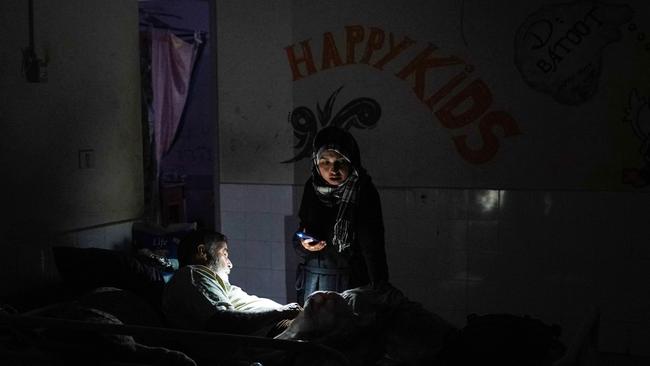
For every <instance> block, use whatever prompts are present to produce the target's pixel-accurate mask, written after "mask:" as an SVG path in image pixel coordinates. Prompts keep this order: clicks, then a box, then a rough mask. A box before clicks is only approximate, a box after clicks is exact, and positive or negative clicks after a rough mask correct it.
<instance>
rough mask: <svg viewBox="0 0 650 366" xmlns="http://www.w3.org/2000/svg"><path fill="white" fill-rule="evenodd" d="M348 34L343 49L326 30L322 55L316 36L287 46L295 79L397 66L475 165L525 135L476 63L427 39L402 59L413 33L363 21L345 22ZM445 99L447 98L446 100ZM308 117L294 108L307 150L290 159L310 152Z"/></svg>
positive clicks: (294, 119)
mask: <svg viewBox="0 0 650 366" xmlns="http://www.w3.org/2000/svg"><path fill="white" fill-rule="evenodd" d="M344 34H345V47H344V48H341V49H340V50H339V48H338V47H337V45H336V42H335V40H334V36H333V34H332V33H331V32H325V33H323V35H322V43H321V45H322V47H321V55H319V56H320V59H318V58H317V57H315V56H314V53H313V49H315V48H312V43H311V42H312V41H311V39H307V40H303V41H300V42H298V43H296V44H292V45H290V46H287V47H285V52H286V56H287V59H288V62H289V67H290V69H291V72H292V77H293V81H294V82H295V81H298V80H301V79H304V78H306V77H309V76H312V75H314V74H316V73H318V72H319V71H322V70H328V69H333V68H337V67H342V66H346V65H352V64H365V65H368V66H370V67H373V68H375V69H377V70H380V71H390V72H392V71H393V70H392V69H395V70H397V72H395V73H394V76H396V77H398V78H399V79H402V80H404V81H405V82H409V83H411V85H412V91H413V92H414V93H415V95H416V96H417V98H418V99H419V100H420V101H421V102H422V104H423V105H424V107H426V108H427V109H429V110H430V111H431V112H432V113H433V116H435V118H436V119H437V121H438V122H439V123H440V124H441V125H442V126H443V127H445V128H446V129H447V130H448V131H449V132H450V134H451V139H452V141H453V143H454V146H455V148H456V151H457V153H458V154H459V155H460V156H461V157H462V158H463V159H464V160H465V161H467V162H469V163H472V164H483V163H486V162H488V161H490V160H491V159H493V158H494V157H495V156H496V154H497V152H498V150H499V146H500V144H501V141H500V137H499V135H500V136H501V137H503V138H510V137H514V136H517V135H519V134H521V131H520V129H519V124H518V123H517V121H516V120H515V119H514V118H513V117H512V116H511V115H510V114H509V113H508V112H506V111H503V110H500V109H498V106H494V105H493V97H492V91H491V90H490V87H489V86H488V85H487V84H486V83H485V82H484V81H483V79H481V78H480V77H472V74H473V72H474V71H475V68H474V66H473V65H472V64H470V63H467V62H466V61H465V60H463V59H461V58H460V57H457V56H454V55H444V54H442V51H441V50H439V48H438V47H437V46H435V45H433V44H431V43H426V46H425V47H424V48H423V49H421V50H420V51H419V52H418V53H417V54H416V55H415V56H414V57H413V58H411V59H410V61H408V62H406V63H405V64H400V63H399V62H400V61H399V60H400V58H399V57H398V56H403V55H405V51H406V50H412V49H413V48H414V46H415V45H416V41H415V40H413V39H411V38H410V37H408V36H404V37H402V38H401V39H399V40H398V39H396V37H395V36H394V34H393V33H391V32H386V31H384V30H383V29H381V28H378V27H364V26H361V25H349V26H345V29H344ZM357 46H360V47H361V49H363V52H362V53H361V54H357V53H356V50H357ZM443 69H444V70H445V71H447V70H455V71H454V74H455V75H454V76H452V77H451V78H450V79H448V80H447V81H446V82H444V83H443V84H442V85H438V86H437V90H436V91H435V92H433V93H431V94H427V93H426V89H427V87H430V85H429V84H430V83H429V82H430V81H431V80H432V79H435V76H439V75H432V74H434V73H435V72H436V71H438V70H443ZM428 81H429V82H428ZM445 98H448V99H447V100H446V101H445V102H444V103H443V100H445ZM308 121H315V118H314V117H313V113H311V111H310V110H309V109H307V108H304V107H299V108H296V109H295V110H294V111H293V113H292V118H291V123H292V125H293V127H294V130H295V132H294V133H295V135H296V137H298V139H299V141H298V145H297V146H301V147H303V150H302V151H301V152H300V153H299V154H298V155H297V156H296V157H294V158H293V159H290V160H287V161H286V162H292V161H297V160H300V159H302V158H304V157H305V154H306V152H305V150H304V146H309V144H308V142H309V136H311V135H312V134H313V133H315V130H314V127H313V125H314V124H311V123H308ZM468 126H469V127H470V128H469V129H468ZM468 130H469V132H468ZM470 134H475V135H476V137H477V138H478V139H479V140H480V143H479V145H480V146H478V147H477V146H475V145H474V144H470V143H469V140H470V138H474V137H473V136H470ZM305 144H307V145H305Z"/></svg>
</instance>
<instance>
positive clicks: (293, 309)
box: [278, 302, 302, 319]
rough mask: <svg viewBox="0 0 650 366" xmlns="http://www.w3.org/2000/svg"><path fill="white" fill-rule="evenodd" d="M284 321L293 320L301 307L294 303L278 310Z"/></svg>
mask: <svg viewBox="0 0 650 366" xmlns="http://www.w3.org/2000/svg"><path fill="white" fill-rule="evenodd" d="M278 311H279V312H280V313H281V314H282V317H283V318H284V319H293V318H295V317H296V316H297V315H298V314H300V312H301V311H302V306H300V305H298V304H297V303H295V302H292V303H290V304H286V305H284V306H282V307H281V308H279V309H278Z"/></svg>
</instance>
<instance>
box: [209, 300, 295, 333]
mask: <svg viewBox="0 0 650 366" xmlns="http://www.w3.org/2000/svg"><path fill="white" fill-rule="evenodd" d="M299 312H300V306H299V305H298V304H296V303H291V304H288V305H284V306H282V307H281V308H279V309H274V310H261V311H241V310H233V309H227V310H219V311H218V312H216V313H215V314H214V315H212V317H210V319H209V320H208V324H207V327H206V328H207V329H208V330H211V331H215V332H225V333H235V334H250V333H254V332H256V331H258V330H260V329H261V328H264V327H267V326H270V325H272V324H274V323H276V322H278V321H280V320H283V319H293V318H295V317H296V315H298V313H299Z"/></svg>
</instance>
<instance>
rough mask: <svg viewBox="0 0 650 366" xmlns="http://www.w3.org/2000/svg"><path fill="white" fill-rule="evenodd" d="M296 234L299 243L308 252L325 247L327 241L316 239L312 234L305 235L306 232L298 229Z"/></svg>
mask: <svg viewBox="0 0 650 366" xmlns="http://www.w3.org/2000/svg"><path fill="white" fill-rule="evenodd" d="M296 236H297V237H298V239H299V240H300V244H301V245H302V247H303V248H305V249H307V250H308V251H310V252H317V251H319V250H322V249H323V248H325V246H326V245H327V243H326V242H325V241H323V240H318V239H316V238H314V237H312V236H309V235H307V234H306V233H304V232H302V231H299V232H297V233H296Z"/></svg>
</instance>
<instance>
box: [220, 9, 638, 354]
mask: <svg viewBox="0 0 650 366" xmlns="http://www.w3.org/2000/svg"><path fill="white" fill-rule="evenodd" d="M608 4H610V5H605V4H602V3H598V4H596V3H594V2H578V3H571V4H569V5H567V6H558V5H553V4H551V3H546V2H542V1H538V2H530V1H529V2H522V3H517V4H513V3H512V2H506V1H496V2H490V3H489V4H488V3H487V2H484V3H482V2H458V1H435V2H431V1H407V2H400V3H399V4H398V3H396V2H388V1H386V2H377V1H363V0H362V1H355V2H344V1H329V2H304V1H293V2H290V3H280V4H276V5H269V4H268V3H267V2H262V1H245V2H243V3H242V2H220V5H219V7H218V9H217V16H218V27H219V34H218V37H219V45H220V48H219V49H220V56H219V63H218V65H219V66H218V67H219V74H218V78H219V88H220V93H219V102H220V107H221V109H220V113H219V129H220V132H221V136H220V140H219V143H220V151H219V154H220V159H221V169H220V171H219V173H220V177H221V182H222V187H221V200H222V203H221V206H220V207H221V209H220V214H221V217H222V231H223V232H224V233H226V234H227V235H228V236H229V237H231V239H232V240H231V241H232V243H231V246H230V248H231V255H232V257H233V261H234V263H235V270H234V271H233V274H232V279H233V282H234V281H238V282H241V283H243V284H245V286H248V287H250V288H252V289H254V290H256V291H257V292H260V293H263V294H264V295H265V296H270V297H273V298H276V299H280V300H283V299H286V300H287V301H290V300H291V299H293V298H294V296H295V294H294V290H293V281H294V279H295V272H294V269H295V261H296V259H295V255H293V252H292V249H291V247H290V244H289V242H288V238H289V237H290V236H291V235H292V233H293V231H294V230H295V229H296V225H297V218H296V213H297V210H298V203H299V202H300V196H301V194H302V185H303V183H304V181H305V179H306V178H307V174H308V171H309V170H308V162H307V159H304V158H302V156H301V153H302V152H303V151H304V146H308V144H309V137H310V136H311V135H310V134H311V133H312V132H313V129H317V128H321V127H322V125H323V124H331V123H334V122H332V121H335V122H336V123H340V124H342V125H343V126H346V127H348V126H349V127H350V130H351V132H352V133H353V134H354V135H355V137H357V139H358V141H359V144H360V147H361V151H362V160H363V162H364V164H365V166H366V168H367V169H368V171H369V172H370V174H371V175H372V176H373V180H374V182H375V184H376V185H377V186H378V187H379V191H380V195H381V197H382V205H383V211H384V215H385V226H386V236H387V237H386V240H387V244H386V245H387V252H388V261H389V268H390V272H391V281H392V282H393V283H394V284H395V285H396V286H397V287H399V288H401V289H403V290H404V292H405V293H406V294H407V295H408V296H409V297H411V298H412V299H414V300H416V301H419V302H421V303H422V304H423V305H424V306H425V307H426V308H428V309H430V310H432V311H435V312H437V313H439V314H441V315H442V316H443V317H445V318H447V319H449V320H451V321H453V322H454V323H456V324H457V325H459V326H462V325H463V324H464V319H465V316H466V315H467V314H469V313H471V312H478V313H489V312H510V313H515V314H529V315H531V316H535V317H539V318H540V319H542V320H544V321H546V322H549V323H558V324H560V325H561V326H562V327H563V329H564V333H563V336H562V338H563V340H565V341H567V342H568V341H570V339H571V337H572V336H573V335H574V334H575V331H576V329H577V325H578V323H579V321H580V320H581V316H582V314H583V313H584V311H585V309H586V308H587V307H588V306H590V305H597V306H599V307H600V308H601V309H602V311H603V313H602V324H601V335H600V343H601V348H602V349H603V350H607V351H617V352H631V353H637V354H647V352H648V350H649V349H650V344H648V341H647V340H648V339H650V337H648V335H649V334H650V326H649V324H648V322H647V319H648V316H650V314H649V312H648V309H647V304H648V303H650V293H648V291H647V286H645V285H644V281H645V278H647V277H648V276H649V275H650V270H649V269H648V268H650V266H648V264H650V263H649V261H650V254H649V253H648V250H647V245H646V235H645V230H644V226H645V225H644V224H643V221H644V217H645V216H646V215H645V214H644V211H645V207H647V206H648V204H650V195H649V194H648V193H647V189H644V188H641V189H637V188H633V187H632V185H631V184H627V183H626V182H625V181H624V177H628V178H629V177H633V176H634V175H635V173H636V170H638V169H639V168H641V167H643V166H644V164H646V162H645V150H644V148H643V146H644V143H645V142H644V141H645V137H644V136H645V135H644V132H643V131H645V130H644V128H645V127H643V128H640V127H639V126H646V125H647V123H646V122H644V121H645V112H646V108H647V104H646V103H645V99H644V96H646V95H648V94H649V92H650V91H649V90H648V87H647V86H648V82H647V81H648V76H649V75H648V69H647V67H646V66H647V62H648V58H649V57H650V53H649V52H648V49H649V48H650V47H649V46H648V42H647V40H646V35H647V32H650V30H646V29H643V24H647V21H645V20H647V19H648V17H649V16H650V11H649V9H650V8H649V5H647V4H646V2H643V1H611V2H608ZM611 4H613V5H611ZM546 5H548V6H546ZM594 7H595V8H596V9H597V10H594ZM245 9H256V11H255V13H251V12H247V11H246V10H245ZM253 14H254V15H253ZM546 20H549V21H550V22H551V23H550V24H552V32H551V30H550V28H551V27H550V26H549V23H548V22H545V21H546ZM583 23H584V24H583ZM585 26H586V27H588V28H589V29H587V28H585ZM346 27H347V28H346ZM262 28H263V29H262ZM578 35H579V36H580V37H581V38H580V37H578ZM382 37H383V38H382ZM569 37H570V39H569ZM565 38H566V39H565ZM380 40H383V42H380ZM402 42H405V43H402ZM567 42H569V43H570V45H569V43H567ZM571 42H573V43H571ZM400 44H402V47H404V49H403V50H402V48H400V46H399V45H400ZM303 45H304V46H303ZM323 45H326V46H323ZM391 45H392V46H391ZM307 47H309V51H311V59H312V60H313V67H312V65H310V62H309V61H306V60H307V59H309V57H308V56H307V53H306V51H305V50H306V49H307ZM348 47H350V48H348ZM549 47H550V48H549ZM549 49H550V50H552V51H553V52H554V53H552V54H550V55H549ZM351 50H354V57H350V55H351V54H352V53H351ZM391 50H392V51H391ZM291 52H293V56H291V55H290V54H291ZM418 56H420V57H421V58H418ZM291 57H294V59H295V60H294V61H293V62H292V61H291ZM349 57H350V58H349ZM301 58H302V59H304V60H303V61H300V59H301ZM560 58H561V60H560ZM350 61H351V62H350ZM553 62H555V69H549V64H550V65H553ZM292 63H293V64H295V66H296V70H297V71H296V72H294V70H293V69H292ZM409 65H410V66H409ZM434 65H435V66H434ZM310 68H311V70H310ZM341 87H342V88H341ZM287 88H289V90H290V93H289V94H285V91H286V90H287ZM339 88H341V89H340V91H339V92H338V94H336V96H335V97H332V95H334V94H335V92H336V91H337V90H339ZM635 90H636V92H635ZM463 91H464V92H463ZM459 95H460V96H459ZM490 95H491V98H490V97H489V96H490ZM456 96H458V97H456ZM330 98H331V99H330ZM328 100H332V101H333V108H332V109H331V114H330V117H331V118H325V117H323V118H321V117H320V114H322V115H323V116H325V115H326V114H327V113H326V110H327V108H326V106H327V104H328V103H327V102H328ZM287 102H288V103H289V105H287V104H285V103H287ZM429 105H431V108H430V107H429ZM346 106H347V108H346ZM377 106H379V109H378V108H377ZM445 106H446V107H445ZM300 107H305V108H300ZM319 109H320V110H321V111H322V112H321V113H320V114H319ZM343 109H345V113H347V115H348V116H349V117H350V118H342V117H341V115H339V113H342V112H341V110H343ZM378 110H379V111H380V112H381V113H380V117H379V118H377V115H378V113H377V111H378ZM312 115H313V116H312ZM486 116H489V117H486ZM292 118H294V122H295V125H292V124H291V119H292ZM498 125H500V126H501V128H499V127H495V126H498ZM504 126H505V128H504ZM513 126H516V128H514V127H513ZM481 129H483V134H481ZM310 131H311V132H310ZM463 136H466V137H463ZM302 138H304V139H305V141H306V142H305V143H301V139H302ZM465 145H466V147H467V148H466V149H460V148H459V147H458V146H461V147H462V146H465ZM293 146H296V147H295V148H292V147H293ZM473 150H475V151H478V153H472V151H473ZM294 158H296V161H295V162H293V163H284V164H283V163H281V162H283V161H286V160H292V159H294ZM279 198H282V199H283V200H284V201H282V202H283V204H280V203H278V202H277V200H278V199H279ZM288 202H291V207H286V204H287V203H288ZM289 211H291V213H289ZM281 243H284V246H282V245H281ZM279 251H284V253H283V254H284V265H285V267H284V272H285V276H284V280H285V281H284V286H283V285H282V283H280V282H278V281H277V278H278V276H280V277H282V276H281V275H280V274H278V273H277V272H281V271H282V267H281V265H277V264H278V263H281V262H280V258H282V255H280V253H279ZM269 278H271V279H276V280H273V281H268V279H269ZM244 288H245V289H246V287H244Z"/></svg>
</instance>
